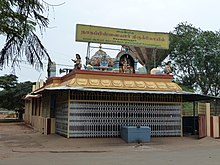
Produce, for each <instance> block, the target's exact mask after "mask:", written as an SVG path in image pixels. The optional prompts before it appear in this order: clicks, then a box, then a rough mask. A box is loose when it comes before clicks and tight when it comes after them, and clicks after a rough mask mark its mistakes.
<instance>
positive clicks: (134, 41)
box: [76, 24, 169, 49]
mask: <svg viewBox="0 0 220 165" xmlns="http://www.w3.org/2000/svg"><path fill="white" fill-rule="evenodd" d="M76 41H81V42H91V43H102V44H114V45H130V46H139V47H149V48H157V49H168V48H169V34H168V33H158V32H145V31H136V30H128V29H117V28H109V27H101V26H91V25H82V24H77V25H76Z"/></svg>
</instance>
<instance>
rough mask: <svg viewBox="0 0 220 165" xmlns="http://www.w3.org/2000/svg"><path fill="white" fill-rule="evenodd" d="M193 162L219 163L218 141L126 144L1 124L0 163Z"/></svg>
mask: <svg viewBox="0 0 220 165" xmlns="http://www.w3.org/2000/svg"><path fill="white" fill-rule="evenodd" d="M73 162H74V163H73ZM195 163H196V164H200V165H203V164H204V165H205V164H207V165H208V164H210V165H215V164H216V165H219V164H220V140H219V139H213V138H210V137H206V138H203V139H197V138H195V137H157V138H152V139H151V142H150V143H143V144H137V143H130V144H128V143H126V142H124V141H123V140H122V139H120V138H71V139H67V138H64V137H62V136H59V135H42V134H40V133H39V132H37V131H34V130H33V129H32V128H30V127H28V126H26V125H25V124H24V123H0V165H7V164H10V165H13V164H16V165H19V164H33V165H35V164H36V165H37V164H53V165H56V164H57V165H58V164H62V165H65V164H67V165H69V164H126V165H129V164H152V165H154V164H163V165H166V164H179V165H181V164H184V165H185V164H195Z"/></svg>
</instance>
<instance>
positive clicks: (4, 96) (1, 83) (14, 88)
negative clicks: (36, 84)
mask: <svg viewBox="0 0 220 165" xmlns="http://www.w3.org/2000/svg"><path fill="white" fill-rule="evenodd" d="M0 87H1V88H2V89H3V90H1V91H0V100H1V102H0V108H5V109H8V110H21V109H23V107H24V100H22V97H23V96H25V95H26V94H27V93H30V92H31V90H32V83H31V82H30V81H27V82H22V83H18V81H17V77H16V76H15V75H12V74H11V75H4V76H1V77H0Z"/></svg>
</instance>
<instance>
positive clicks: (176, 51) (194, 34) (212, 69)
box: [169, 23, 220, 96]
mask: <svg viewBox="0 0 220 165" xmlns="http://www.w3.org/2000/svg"><path fill="white" fill-rule="evenodd" d="M169 51H170V58H171V59H172V60H173V62H174V63H175V66H176V70H175V75H176V76H177V77H178V81H180V82H181V84H184V85H185V86H186V87H190V88H192V87H194V88H196V89H197V90H199V91H201V93H203V94H206V95H207V94H208V95H214V96H218V95H220V67H218V65H219V63H220V33H219V32H212V31H202V30H201V29H197V28H195V27H193V25H191V24H188V23H180V24H179V25H178V26H177V27H176V28H175V30H174V31H173V32H172V33H171V35H170V50H169Z"/></svg>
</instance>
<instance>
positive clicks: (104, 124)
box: [56, 91, 182, 137]
mask: <svg viewBox="0 0 220 165" xmlns="http://www.w3.org/2000/svg"><path fill="white" fill-rule="evenodd" d="M57 98H59V99H58V100H59V101H57V103H56V133H59V134H62V135H64V136H67V137H117V136H120V129H121V126H127V125H131V126H149V127H150V128H151V135H152V136H181V134H182V133H181V105H182V104H181V102H182V97H181V96H172V95H149V94H140V93H133V94H131V93H110V92H88V91H70V92H69V97H68V93H67V92H65V93H63V94H62V93H59V94H58V95H57ZM68 98H69V101H68Z"/></svg>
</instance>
